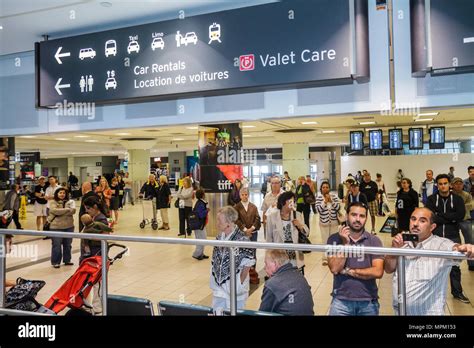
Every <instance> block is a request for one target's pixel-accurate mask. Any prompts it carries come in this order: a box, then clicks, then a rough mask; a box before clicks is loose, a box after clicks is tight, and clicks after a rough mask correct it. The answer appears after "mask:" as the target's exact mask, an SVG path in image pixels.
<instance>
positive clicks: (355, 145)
mask: <svg viewBox="0 0 474 348" xmlns="http://www.w3.org/2000/svg"><path fill="white" fill-rule="evenodd" d="M363 149H364V132H362V131H354V132H351V151H362V150H363Z"/></svg>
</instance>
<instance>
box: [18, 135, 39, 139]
mask: <svg viewBox="0 0 474 348" xmlns="http://www.w3.org/2000/svg"><path fill="white" fill-rule="evenodd" d="M19 138H25V139H32V138H36V135H22V136H20V137H19Z"/></svg>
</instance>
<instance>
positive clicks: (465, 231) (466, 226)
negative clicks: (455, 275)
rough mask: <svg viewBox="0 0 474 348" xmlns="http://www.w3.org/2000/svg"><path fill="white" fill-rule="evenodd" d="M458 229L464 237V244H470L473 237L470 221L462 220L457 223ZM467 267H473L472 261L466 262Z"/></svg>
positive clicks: (473, 261)
mask: <svg viewBox="0 0 474 348" xmlns="http://www.w3.org/2000/svg"><path fill="white" fill-rule="evenodd" d="M459 228H460V229H461V233H462V235H463V236H464V243H465V244H472V242H473V240H474V237H473V232H474V231H473V228H472V221H471V220H464V221H462V222H460V223H459ZM467 265H468V266H469V267H471V268H472V267H474V260H468V261H467Z"/></svg>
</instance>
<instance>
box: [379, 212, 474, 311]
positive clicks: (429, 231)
mask: <svg viewBox="0 0 474 348" xmlns="http://www.w3.org/2000/svg"><path fill="white" fill-rule="evenodd" d="M435 219H436V216H435V214H434V213H433V211H431V210H430V209H428V208H416V209H415V211H414V212H413V213H412V214H411V217H410V235H408V234H401V233H399V234H397V235H396V236H395V237H394V238H393V240H392V248H416V249H420V250H437V251H459V252H462V253H465V254H466V255H467V256H468V257H471V258H472V257H473V256H474V249H473V246H472V245H471V244H463V245H461V244H459V243H455V242H453V241H452V240H449V239H447V238H443V237H439V236H437V235H434V234H433V232H434V231H435V230H436V228H437V227H438V226H437V224H436V223H435ZM404 236H409V237H413V236H415V237H416V238H404ZM397 262H398V257H397V256H391V255H387V256H385V267H384V268H385V272H387V273H389V274H390V273H394V272H395V274H394V276H393V308H394V310H395V313H398V311H399V308H398V280H397V276H398V275H397V271H396V269H397ZM460 262H461V261H460V260H453V259H444V258H434V257H418V256H413V257H405V284H406V309H407V310H406V314H407V315H444V307H445V305H446V292H447V288H448V283H447V280H448V275H449V273H450V272H451V268H452V267H459V263H460Z"/></svg>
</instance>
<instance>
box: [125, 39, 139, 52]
mask: <svg viewBox="0 0 474 348" xmlns="http://www.w3.org/2000/svg"><path fill="white" fill-rule="evenodd" d="M127 52H128V54H130V53H132V52H137V53H138V52H140V45H139V44H138V42H136V41H135V40H133V41H130V43H129V44H128V47H127Z"/></svg>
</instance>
